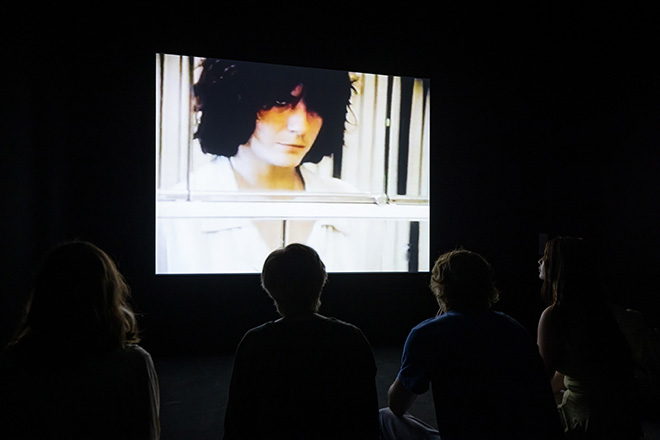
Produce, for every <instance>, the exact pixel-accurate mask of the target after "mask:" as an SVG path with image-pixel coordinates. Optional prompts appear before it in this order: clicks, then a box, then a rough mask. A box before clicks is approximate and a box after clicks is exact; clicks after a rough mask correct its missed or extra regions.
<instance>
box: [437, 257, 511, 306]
mask: <svg viewBox="0 0 660 440" xmlns="http://www.w3.org/2000/svg"><path fill="white" fill-rule="evenodd" d="M430 287H431V290H432V291H433V293H434V295H435V297H436V299H437V301H438V303H439V304H440V306H441V308H442V309H443V310H449V309H458V310H460V309H488V308H490V306H491V305H493V304H494V303H495V302H497V300H498V299H499V292H498V290H497V288H496V287H495V285H494V283H493V274H492V270H491V266H490V264H489V263H488V262H487V261H486V259H484V258H483V257H482V256H481V255H479V254H477V253H474V252H470V251H467V250H464V249H459V250H454V251H450V252H447V253H445V254H442V255H441V256H440V257H439V258H438V259H437V260H436V262H435V264H434V266H433V269H432V271H431V284H430Z"/></svg>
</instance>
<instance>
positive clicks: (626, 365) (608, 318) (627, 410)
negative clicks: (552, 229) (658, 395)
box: [538, 237, 642, 440]
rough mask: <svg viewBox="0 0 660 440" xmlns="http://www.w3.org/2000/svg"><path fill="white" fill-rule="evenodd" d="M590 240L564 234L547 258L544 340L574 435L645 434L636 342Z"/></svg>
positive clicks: (622, 438)
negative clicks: (618, 313)
mask: <svg viewBox="0 0 660 440" xmlns="http://www.w3.org/2000/svg"><path fill="white" fill-rule="evenodd" d="M602 272H603V268H602V267H600V266H599V265H598V264H597V262H596V258H595V254H594V253H593V251H592V250H591V249H590V247H589V245H588V243H587V242H585V241H584V240H582V239H580V238H576V237H560V238H555V239H552V240H550V241H548V243H547V244H546V246H545V251H544V254H543V258H541V260H539V278H541V279H542V280H543V287H542V289H541V295H542V297H543V299H544V300H545V301H546V302H547V303H548V307H547V308H546V309H545V310H544V311H543V314H542V315H541V319H540V320H539V328H538V344H539V348H540V351H541V355H542V356H543V360H544V362H545V365H546V369H547V375H548V378H549V381H550V380H552V383H553V389H554V390H555V391H560V390H562V389H563V390H564V391H563V395H562V400H561V403H560V404H559V406H558V409H559V414H560V416H561V420H562V422H563V424H564V428H565V432H566V438H567V439H610V438H611V439H617V440H632V439H638V438H641V437H642V425H641V421H640V419H639V415H638V410H639V407H638V403H639V402H638V401H637V398H638V396H637V393H636V383H635V380H634V375H633V362H632V356H631V352H630V347H629V346H628V342H627V340H626V339H625V336H624V334H623V332H622V331H621V329H620V327H619V324H618V322H617V320H616V318H615V315H614V313H613V311H612V308H611V307H610V305H609V304H608V302H607V301H606V298H605V292H604V289H603V287H602V285H601V284H600V280H601V278H602V277H603V274H602Z"/></svg>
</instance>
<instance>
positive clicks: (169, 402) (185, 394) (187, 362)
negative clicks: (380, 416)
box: [154, 348, 660, 440]
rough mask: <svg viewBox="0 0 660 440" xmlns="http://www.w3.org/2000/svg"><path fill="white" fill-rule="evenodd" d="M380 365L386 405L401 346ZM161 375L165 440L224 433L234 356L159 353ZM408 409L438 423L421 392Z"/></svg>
mask: <svg viewBox="0 0 660 440" xmlns="http://www.w3.org/2000/svg"><path fill="white" fill-rule="evenodd" d="M374 356H375V358H376V364H377V366H378V376H377V377H376V386H377V389H378V400H379V404H380V407H385V406H387V389H388V388H389V386H390V384H391V383H392V381H393V380H394V378H395V377H396V374H397V372H398V368H399V362H400V359H401V350H400V349H395V348H374ZM154 363H155V365H156V370H157V372H158V376H159V380H160V392H161V409H160V415H161V428H162V436H161V438H162V439H163V440H206V439H214V440H219V439H221V438H222V434H223V418H224V413H225V406H226V403H227V401H226V399H227V389H228V386H229V378H230V375H231V368H232V363H233V357H232V356H230V355H225V356H220V355H218V356H195V357H165V358H155V359H154ZM410 412H411V413H412V414H414V415H415V416H417V417H419V418H421V419H422V420H424V421H426V422H428V423H430V424H432V425H434V426H435V424H436V421H435V414H434V411H433V400H432V397H431V394H430V393H426V394H423V395H421V396H419V398H418V399H417V400H416V401H415V403H414V404H413V407H412V408H411V410H410ZM644 434H645V437H644V439H645V440H660V421H656V422H645V424H644Z"/></svg>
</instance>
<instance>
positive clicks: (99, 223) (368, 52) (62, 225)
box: [0, 10, 660, 353]
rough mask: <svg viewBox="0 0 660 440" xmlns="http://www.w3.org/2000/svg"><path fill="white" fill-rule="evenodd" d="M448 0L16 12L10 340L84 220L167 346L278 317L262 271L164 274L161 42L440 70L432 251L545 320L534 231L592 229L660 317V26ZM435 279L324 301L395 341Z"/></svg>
mask: <svg viewBox="0 0 660 440" xmlns="http://www.w3.org/2000/svg"><path fill="white" fill-rule="evenodd" d="M441 12H446V13H444V14H442V13H438V14H432V15H431V14H426V13H425V11H413V12H410V13H407V14H403V15H400V14H399V15H398V14H391V16H384V17H379V18H378V19H373V20H371V19H364V18H362V17H360V16H354V17H351V16H347V15H343V14H342V15H341V18H342V20H343V22H344V24H343V25H341V26H336V25H333V24H331V23H332V21H331V20H325V21H323V23H321V24H319V23H311V22H305V23H298V24H297V26H296V28H295V32H279V33H276V35H274V34H273V31H272V30H271V29H272V28H270V27H268V26H267V24H268V22H269V20H266V18H267V17H262V19H261V20H260V21H259V25H260V26H256V27H255V26H253V27H251V28H248V27H247V26H238V25H233V26H228V25H226V24H225V25H223V26H219V25H218V24H217V23H215V22H213V23H212V22H211V20H208V19H207V20H203V19H201V18H197V19H195V20H190V21H187V20H184V19H183V18H182V17H178V19H170V20H167V21H161V20H160V19H156V18H153V17H151V18H150V19H149V20H147V19H144V20H138V19H126V18H124V19H123V20H122V21H121V22H119V23H117V22H116V21H115V22H113V23H112V26H111V25H109V24H107V23H106V24H95V23H90V22H88V23H86V24H83V25H81V24H80V22H79V23H78V24H77V25H73V24H71V25H68V26H64V25H62V24H61V22H59V24H58V25H57V26H55V25H54V24H50V25H43V26H42V25H40V24H35V23H31V24H30V25H27V24H26V25H25V26H23V25H21V24H18V23H13V26H11V27H10V28H9V29H8V30H7V29H6V30H5V32H6V39H5V41H6V42H7V43H6V44H7V47H8V49H9V51H8V53H5V54H4V55H3V56H4V61H3V74H4V75H5V76H6V79H5V80H3V105H2V108H3V116H2V120H3V121H2V126H3V131H2V150H1V151H2V152H1V153H0V154H1V156H0V162H1V165H0V167H1V168H0V173H1V175H2V186H3V191H4V195H5V197H4V202H5V203H4V207H3V216H2V218H3V223H2V227H3V230H2V237H3V240H2V246H1V249H0V258H1V261H2V263H3V264H2V284H1V287H0V310H2V325H1V328H0V332H1V334H0V336H1V337H2V340H1V342H2V343H3V344H4V342H5V341H6V340H7V338H8V337H9V335H10V333H11V329H12V328H13V326H14V325H15V324H16V321H17V319H18V316H19V315H20V311H21V309H22V307H23V304H24V301H25V298H26V297H27V292H28V290H29V286H30V279H31V274H32V271H33V269H34V265H35V263H36V262H37V260H38V258H39V256H40V255H41V253H42V252H43V251H44V250H45V249H46V248H47V247H49V246H50V245H52V244H53V243H55V242H57V241H60V240H63V239H70V238H74V237H78V238H82V239H86V240H90V241H93V242H95V243H96V244H98V245H99V246H100V247H102V248H103V249H105V250H106V251H108V253H110V254H111V255H112V256H113V257H115V258H116V260H117V261H118V263H119V266H120V269H121V270H122V271H123V272H124V274H125V275H126V277H127V279H128V281H129V283H130V284H131V286H132V288H133V294H134V299H135V302H136V304H137V307H138V309H139V310H140V311H141V312H142V313H143V317H142V323H143V328H144V344H145V346H147V347H148V348H150V349H151V350H152V351H154V352H156V353H185V352H192V351H194V352H199V351H219V350H231V349H232V348H233V347H234V345H235V344H236V343H237V342H238V338H240V336H241V335H242V333H243V332H244V331H245V330H246V329H247V328H249V327H251V326H253V325H256V324H258V323H261V322H263V321H264V320H267V319H271V318H273V317H274V316H275V315H274V309H273V307H272V305H271V303H270V302H269V300H268V299H267V298H266V296H265V295H264V294H263V292H261V290H260V288H259V284H258V278H257V277H254V276H226V277H221V276H204V277H156V276H154V275H153V266H154V263H153V253H154V252H153V240H154V239H153V235H154V225H153V218H154V202H153V199H154V189H153V182H154V178H155V172H154V164H153V146H154V131H155V125H154V105H155V101H154V90H155V85H154V81H155V71H154V62H155V59H154V58H155V57H154V54H155V53H156V52H158V51H165V52H171V53H190V54H197V55H204V56H218V57H226V58H237V59H249V60H254V61H266V62H277V63H291V64H302V65H309V66H314V67H328V68H345V69H355V70H362V71H367V72H387V73H393V74H399V75H411V76H413V75H416V76H424V77H430V78H431V88H432V138H431V142H432V196H431V197H432V249H433V255H432V257H436V256H437V255H438V254H439V253H441V252H443V251H446V250H449V249H452V248H454V247H457V246H464V247H466V248H468V249H472V250H475V251H477V252H480V253H482V254H483V255H484V256H485V257H486V258H487V259H489V260H490V261H491V263H492V264H493V266H494V269H495V272H496V276H497V280H498V284H499V286H500V288H501V289H502V292H503V294H502V300H501V302H500V304H499V305H498V307H500V308H501V309H502V310H504V311H506V312H508V313H510V314H511V315H512V316H514V317H516V318H517V319H519V320H520V321H521V322H522V323H523V324H524V325H526V326H527V327H528V328H530V330H532V331H534V328H535V325H536V319H537V318H538V314H539V313H540V310H541V309H542V304H541V303H540V300H539V299H538V291H539V289H540V282H539V280H538V278H537V263H536V262H537V260H538V258H539V235H540V234H549V236H554V235H557V234H565V235H580V236H584V237H586V238H589V239H591V240H593V241H594V243H595V244H596V245H597V246H598V248H599V249H600V252H599V255H598V258H599V259H600V260H601V262H602V263H601V264H602V268H603V271H602V274H603V278H602V281H603V282H604V283H605V285H606V286H607V287H608V290H609V291H610V292H612V293H613V295H614V299H615V300H616V301H617V302H619V303H620V304H621V305H624V306H628V307H635V308H638V309H640V310H642V311H643V312H644V313H645V315H646V316H647V318H648V319H649V320H650V321H651V322H653V323H656V324H658V322H659V321H660V317H659V315H658V305H659V301H658V297H659V296H660V289H659V288H658V286H657V281H656V278H657V274H658V269H657V268H658V264H659V263H660V258H659V257H658V252H657V247H658V244H660V237H659V231H658V225H659V222H658V220H659V218H658V202H659V196H658V193H659V191H660V181H659V180H660V177H659V174H660V163H659V159H658V142H659V141H660V133H659V129H660V101H659V98H660V90H659V89H658V87H659V86H660V80H659V79H658V74H657V70H654V69H653V68H652V65H653V60H652V59H651V56H652V54H655V53H657V51H654V49H657V46H656V40H655V36H654V34H653V32H654V31H653V30H652V29H650V28H649V27H647V26H646V23H645V22H644V21H640V19H639V18H638V16H637V15H635V16H632V15H626V14H624V13H622V11H618V10H610V11H591V10H589V11H579V13H575V14H574V15H571V14H565V11H530V14H528V15H524V16H516V18H514V17H513V16H510V15H509V14H508V11H500V12H501V13H502V16H501V17H500V18H498V19H496V16H493V15H489V14H483V15H481V16H474V15H467V16H465V15H461V16H460V19H459V18H458V17H457V16H455V15H453V11H451V10H447V11H441ZM574 12H575V11H574ZM285 15H286V14H285ZM520 17H524V18H520ZM394 18H399V19H403V20H404V22H403V23H402V22H400V21H396V20H394ZM285 22H286V23H289V22H288V21H285ZM253 24H254V23H253ZM402 24H403V25H402ZM255 28H256V30H255ZM427 284H428V276H427V275H426V274H384V275H364V276H357V275H350V274H341V275H336V276H332V277H331V279H330V283H329V284H328V286H327V289H326V291H325V294H324V302H323V311H324V312H325V313H327V314H329V315H334V316H338V317H340V318H342V319H346V320H348V321H351V322H354V323H356V324H357V325H359V326H360V327H362V328H363V330H364V331H365V333H366V334H367V336H368V337H369V338H370V339H371V340H372V342H374V343H392V342H394V343H397V344H398V343H401V342H402V338H404V337H405V335H406V334H407V331H408V330H409V328H410V327H411V326H412V325H414V324H415V323H417V322H418V321H420V320H421V319H424V318H426V317H427V316H431V315H432V314H433V313H434V308H435V305H434V304H433V300H432V298H431V297H430V294H429V292H428V289H427Z"/></svg>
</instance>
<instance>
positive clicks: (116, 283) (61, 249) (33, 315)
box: [25, 241, 137, 350]
mask: <svg viewBox="0 0 660 440" xmlns="http://www.w3.org/2000/svg"><path fill="white" fill-rule="evenodd" d="M128 295H129V288H128V286H127V284H126V283H125V281H124V279H123V277H122V275H121V273H120V272H119V271H118V269H117V267H116V266H115V264H114V262H113V261H112V259H111V258H110V257H109V256H108V255H107V254H106V253H105V252H103V251H102V250H101V249H99V248H98V247H96V246H95V245H93V244H91V243H88V242H84V241H73V242H67V243H64V244H61V245H58V246H56V247H54V248H53V249H51V250H50V251H49V252H48V253H47V254H46V255H45V257H44V259H43V261H42V264H41V267H40V268H39V271H38V273H37V276H36V281H35V285H34V289H33V292H32V296H31V298H30V304H29V306H28V313H27V317H26V322H25V326H26V330H27V331H29V332H37V333H39V334H41V335H44V334H50V335H51V336H53V337H56V338H58V339H59V340H61V342H62V343H63V345H64V344H67V343H72V344H73V343H76V342H86V343H90V344H91V345H93V346H94V347H95V349H97V350H108V349H118V348H121V347H123V346H125V344H126V343H127V342H137V325H136V322H135V316H134V314H133V312H132V310H131V309H130V307H129V306H128V304H127V302H126V301H127V298H128Z"/></svg>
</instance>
